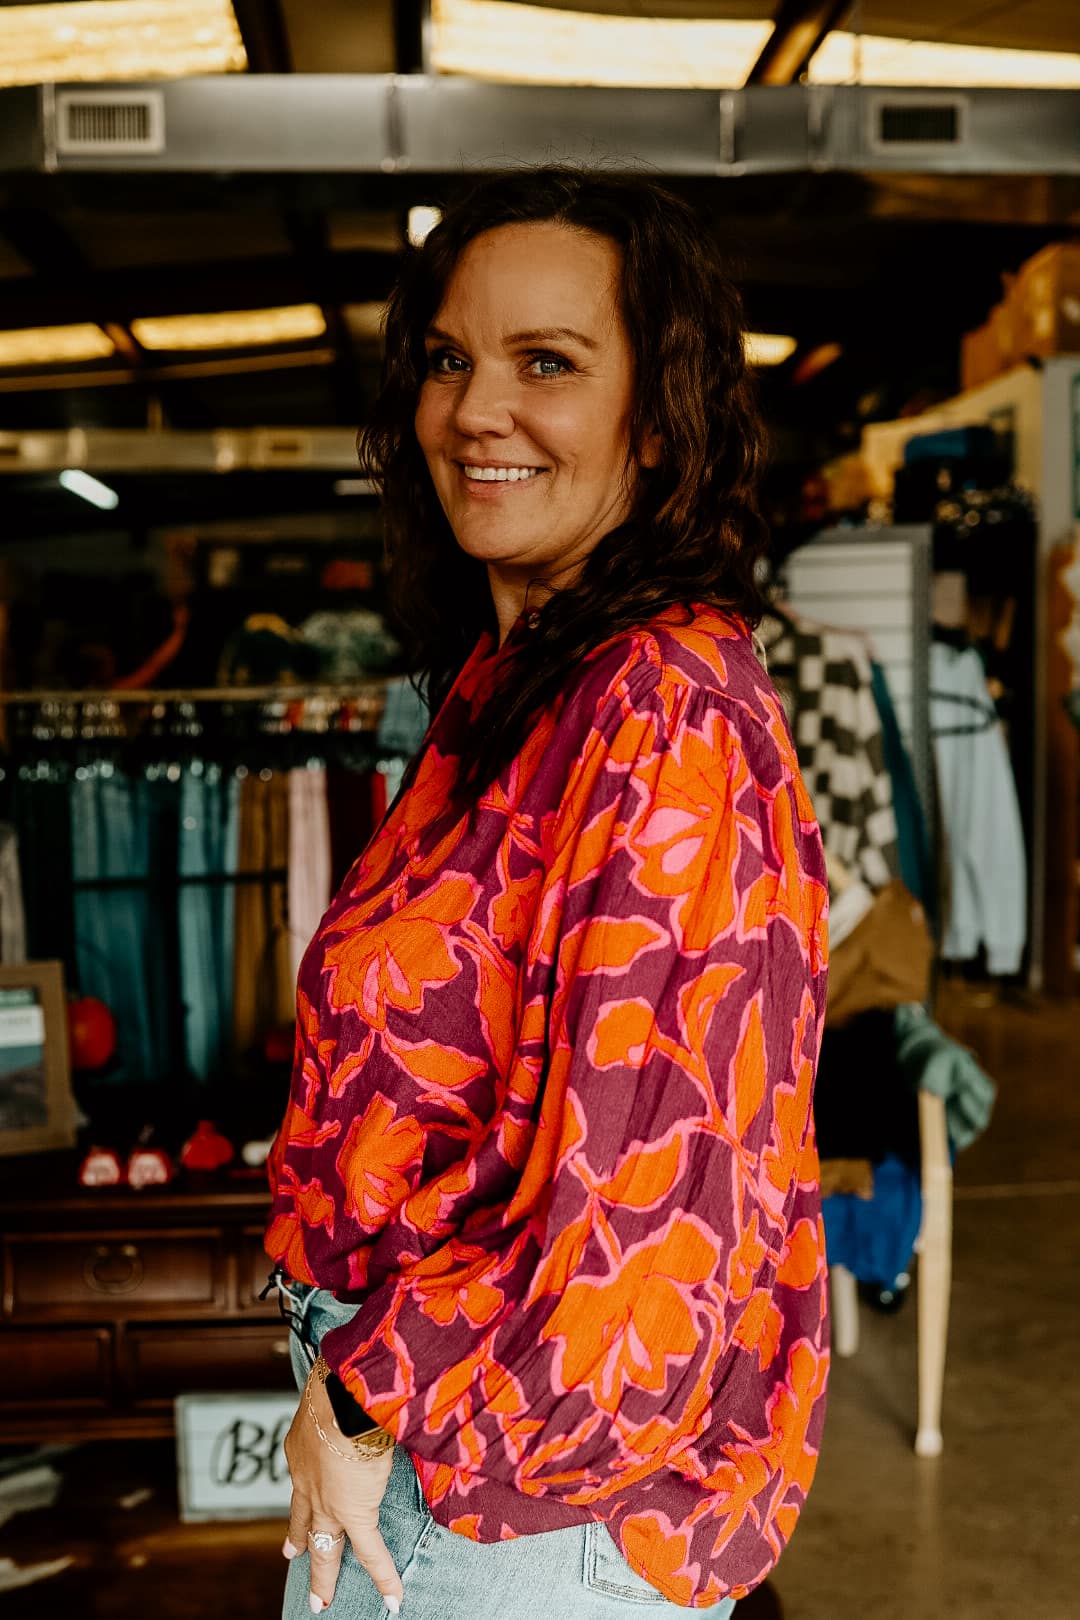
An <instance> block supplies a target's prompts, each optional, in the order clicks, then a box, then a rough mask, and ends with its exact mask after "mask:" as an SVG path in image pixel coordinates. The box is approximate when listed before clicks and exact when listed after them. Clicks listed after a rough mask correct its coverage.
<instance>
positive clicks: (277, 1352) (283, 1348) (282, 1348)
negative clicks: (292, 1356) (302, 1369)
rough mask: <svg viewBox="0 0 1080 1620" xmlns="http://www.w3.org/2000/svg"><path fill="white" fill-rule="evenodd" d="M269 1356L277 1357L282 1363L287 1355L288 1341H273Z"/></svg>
mask: <svg viewBox="0 0 1080 1620" xmlns="http://www.w3.org/2000/svg"><path fill="white" fill-rule="evenodd" d="M270 1354H271V1355H272V1356H278V1357H279V1358H280V1359H281V1360H282V1361H284V1360H285V1359H286V1358H287V1356H288V1354H289V1341H288V1339H275V1340H274V1342H273V1344H272V1345H271V1346H270Z"/></svg>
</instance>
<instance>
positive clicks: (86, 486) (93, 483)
mask: <svg viewBox="0 0 1080 1620" xmlns="http://www.w3.org/2000/svg"><path fill="white" fill-rule="evenodd" d="M60 483H61V485H62V487H63V488H64V489H66V490H69V491H70V492H71V494H72V495H78V496H81V498H82V499H83V500H84V501H89V502H90V505H91V506H98V507H100V508H101V510H102V511H103V512H114V511H115V510H116V508H117V507H118V506H119V505H120V497H119V495H118V494H117V493H116V491H115V489H110V488H109V486H108V484H103V483H102V482H101V480H100V479H99V478H91V476H90V474H89V473H86V472H80V471H79V469H78V468H77V467H65V468H64V471H63V472H62V473H61V474H60Z"/></svg>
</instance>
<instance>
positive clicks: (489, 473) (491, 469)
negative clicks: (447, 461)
mask: <svg viewBox="0 0 1080 1620" xmlns="http://www.w3.org/2000/svg"><path fill="white" fill-rule="evenodd" d="M459 465H460V467H461V470H462V472H463V473H464V474H465V477H466V478H467V479H468V480H469V482H470V483H471V484H521V483H525V482H527V481H528V480H530V479H533V478H538V477H539V476H540V474H541V473H542V472H543V471H544V468H543V467H512V466H493V465H489V466H486V467H480V466H476V465H474V464H472V463H471V462H468V461H463V462H461V463H460V464H459Z"/></svg>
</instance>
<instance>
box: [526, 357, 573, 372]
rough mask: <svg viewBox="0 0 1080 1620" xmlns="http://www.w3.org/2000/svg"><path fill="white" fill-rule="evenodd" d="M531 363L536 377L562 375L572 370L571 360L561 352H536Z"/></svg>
mask: <svg viewBox="0 0 1080 1620" xmlns="http://www.w3.org/2000/svg"><path fill="white" fill-rule="evenodd" d="M529 363H530V367H531V369H532V373H533V376H535V377H561V376H562V375H563V373H564V372H567V371H569V370H570V362H569V361H568V360H564V359H563V357H562V355H561V354H534V355H533V356H532V357H531V359H530V362H529Z"/></svg>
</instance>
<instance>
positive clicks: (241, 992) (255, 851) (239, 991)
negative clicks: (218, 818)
mask: <svg viewBox="0 0 1080 1620" xmlns="http://www.w3.org/2000/svg"><path fill="white" fill-rule="evenodd" d="M288 861H289V779H288V776H287V775H274V774H273V773H272V772H270V771H262V772H259V773H257V774H256V773H251V774H249V775H246V776H245V777H244V778H243V780H242V781H241V783H240V830H239V853H238V856H237V870H238V873H239V875H240V877H241V879H242V881H241V882H240V883H238V884H237V889H236V901H235V906H236V911H235V918H236V927H235V939H234V946H233V1043H234V1047H235V1050H236V1051H237V1053H241V1054H242V1053H245V1052H249V1051H251V1049H252V1048H254V1047H257V1046H259V1045H261V1043H262V1041H263V1040H265V1038H266V1036H267V1034H268V1033H269V1032H270V1031H271V1030H272V1029H275V1028H277V1027H278V1026H279V1025H282V1024H289V1023H291V1022H292V1021H293V1019H294V1018H295V1008H296V995H295V984H296V981H295V979H294V978H293V974H292V966H291V961H290V954H289V928H288V917H287V914H286V873H287V868H288Z"/></svg>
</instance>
